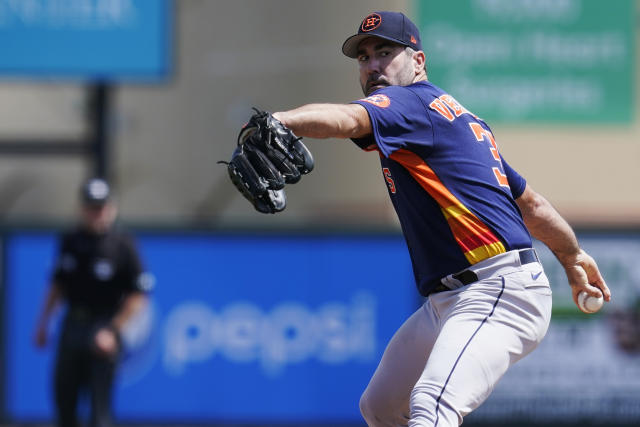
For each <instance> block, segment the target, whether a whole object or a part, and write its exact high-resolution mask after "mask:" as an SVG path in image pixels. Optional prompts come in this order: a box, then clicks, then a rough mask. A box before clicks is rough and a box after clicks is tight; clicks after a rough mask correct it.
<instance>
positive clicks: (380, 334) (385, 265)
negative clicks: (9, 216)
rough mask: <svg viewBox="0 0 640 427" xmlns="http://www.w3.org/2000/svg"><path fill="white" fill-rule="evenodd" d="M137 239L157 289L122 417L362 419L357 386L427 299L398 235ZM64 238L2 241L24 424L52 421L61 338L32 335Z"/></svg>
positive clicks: (11, 383)
mask: <svg viewBox="0 0 640 427" xmlns="http://www.w3.org/2000/svg"><path fill="white" fill-rule="evenodd" d="M137 237H138V246H139V248H140V250H141V253H142V256H143V258H144V261H145V264H146V266H147V267H148V269H149V271H150V272H151V273H152V274H153V275H154V276H155V278H156V287H155V290H154V292H153V294H152V303H151V304H150V306H149V308H148V309H147V310H146V311H145V312H144V313H143V314H142V315H140V316H138V318H137V319H136V321H135V322H133V323H132V325H131V327H130V328H129V329H128V330H127V331H126V332H125V334H124V341H125V343H126V345H127V349H128V351H127V354H126V355H125V359H124V361H123V363H122V366H121V369H120V372H119V374H118V381H117V384H118V386H117V389H116V393H115V409H116V416H117V419H119V420H124V421H134V422H135V421H158V420H162V421H163V422H171V421H182V422H196V423H197V422H216V421H222V422H250V423H263V424H264V423H277V422H305V421H306V422H309V421H312V422H325V423H332V422H335V423H338V422H347V423H348V422H362V419H361V417H360V413H359V409H358V401H359V398H360V394H361V393H362V391H364V389H365V387H366V385H367V383H368V381H369V378H370V377H371V375H372V374H373V371H374V370H375V368H376V366H377V364H378V361H379V360H380V357H381V355H382V352H383V351H384V348H385V346H386V343H387V342H388V340H389V339H390V338H391V336H392V334H393V333H394V332H395V330H396V329H397V328H398V327H399V326H400V325H401V324H402V322H403V321H404V320H405V319H406V318H407V317H408V316H409V315H410V314H411V313H413V311H414V310H416V309H417V307H418V306H419V304H420V302H419V297H418V294H417V291H416V289H415V285H414V282H413V275H412V270H411V265H410V261H409V257H408V253H407V250H406V247H405V244H404V241H403V240H402V238H401V237H400V236H382V237H380V236H370V237H367V236H331V235H329V236H326V235H323V236H280V235H278V236H275V235H269V236H251V235H198V234H165V235H161V234H141V235H138V236H137ZM56 245H57V243H56V236H55V235H54V234H53V233H48V232H47V233H40V232H37V233H20V234H13V235H10V236H9V237H8V238H7V240H6V243H5V248H6V254H5V260H6V265H5V283H6V288H5V325H6V326H5V328H6V330H5V337H6V351H7V353H6V362H5V363H6V365H5V372H6V385H5V387H6V389H5V396H6V409H7V415H8V417H9V419H10V420H12V421H16V422H28V421H41V420H50V419H51V418H52V416H53V405H52V402H53V400H52V398H53V396H52V395H51V388H52V387H51V378H52V367H53V359H54V353H55V351H54V347H55V345H52V346H50V347H49V348H48V349H45V350H39V349H36V348H35V347H34V346H33V344H32V342H33V341H32V337H33V332H34V328H35V322H36V317H37V314H38V311H39V310H40V308H41V305H42V300H43V297H44V292H45V289H46V286H47V282H48V277H49V275H50V273H51V270H52V266H53V262H54V258H55V252H56ZM57 330H58V328H57V327H54V328H53V331H52V335H53V337H52V342H53V344H55V335H56V332H57Z"/></svg>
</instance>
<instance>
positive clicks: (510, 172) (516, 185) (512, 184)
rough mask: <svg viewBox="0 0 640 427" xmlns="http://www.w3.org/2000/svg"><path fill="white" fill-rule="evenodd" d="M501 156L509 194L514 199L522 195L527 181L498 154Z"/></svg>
mask: <svg viewBox="0 0 640 427" xmlns="http://www.w3.org/2000/svg"><path fill="white" fill-rule="evenodd" d="M500 157H501V158H502V166H503V167H504V173H505V175H507V180H508V181H509V188H510V189H511V195H512V196H513V198H514V199H517V198H518V197H520V196H522V193H524V189H525V187H526V186H527V181H526V180H525V179H524V178H523V177H522V176H521V175H520V174H519V173H518V172H516V171H515V169H513V168H512V167H511V166H509V164H508V163H507V162H506V161H505V160H504V157H502V155H500Z"/></svg>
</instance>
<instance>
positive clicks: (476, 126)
mask: <svg viewBox="0 0 640 427" xmlns="http://www.w3.org/2000/svg"><path fill="white" fill-rule="evenodd" d="M469 126H471V130H472V131H473V134H474V135H475V137H476V139H477V140H478V142H482V141H484V140H485V137H486V140H487V142H489V144H490V145H491V146H490V147H489V150H491V155H492V156H493V158H494V160H496V161H498V162H499V161H500V154H498V144H496V140H495V138H494V137H493V135H492V134H491V132H489V131H488V130H486V129H485V128H483V127H482V126H481V125H480V123H476V122H471V123H469Z"/></svg>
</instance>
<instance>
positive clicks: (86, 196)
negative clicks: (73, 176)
mask: <svg viewBox="0 0 640 427" xmlns="http://www.w3.org/2000/svg"><path fill="white" fill-rule="evenodd" d="M110 196H111V189H110V188H109V184H107V182H106V181H105V180H104V179H101V178H91V179H89V180H87V182H85V183H84V185H83V186H82V189H81V191H80V197H81V198H82V202H83V203H84V204H86V205H94V206H100V205H104V204H105V203H107V201H108V200H109V197H110Z"/></svg>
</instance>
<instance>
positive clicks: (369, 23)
mask: <svg viewBox="0 0 640 427" xmlns="http://www.w3.org/2000/svg"><path fill="white" fill-rule="evenodd" d="M381 23H382V18H381V17H380V15H378V14H377V13H372V14H371V15H369V16H367V17H366V18H364V19H363V20H362V26H361V27H360V28H362V31H371V30H375V29H376V28H378V27H379V26H380V24H381Z"/></svg>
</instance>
